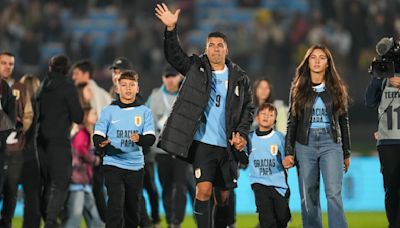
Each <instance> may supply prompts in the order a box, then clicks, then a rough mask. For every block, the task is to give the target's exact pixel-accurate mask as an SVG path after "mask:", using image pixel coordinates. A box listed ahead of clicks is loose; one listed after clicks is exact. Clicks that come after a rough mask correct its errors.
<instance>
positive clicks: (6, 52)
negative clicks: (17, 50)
mask: <svg viewBox="0 0 400 228" xmlns="http://www.w3.org/2000/svg"><path fill="white" fill-rule="evenodd" d="M2 55H7V56H10V57H14V58H15V55H14V54H13V53H11V52H9V51H0V56H2Z"/></svg>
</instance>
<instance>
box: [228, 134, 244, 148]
mask: <svg viewBox="0 0 400 228" xmlns="http://www.w3.org/2000/svg"><path fill="white" fill-rule="evenodd" d="M229 143H230V144H231V146H234V147H235V149H236V150H238V151H242V150H243V149H244V147H245V146H246V144H247V141H246V139H244V138H243V137H242V136H241V135H240V134H239V132H236V133H235V132H232V139H230V140H229Z"/></svg>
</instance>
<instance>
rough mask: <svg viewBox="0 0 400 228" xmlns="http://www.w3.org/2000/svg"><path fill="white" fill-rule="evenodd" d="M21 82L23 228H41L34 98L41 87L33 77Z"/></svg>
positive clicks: (25, 77) (30, 76)
mask: <svg viewBox="0 0 400 228" xmlns="http://www.w3.org/2000/svg"><path fill="white" fill-rule="evenodd" d="M20 82H21V83H22V84H24V85H25V90H26V91H25V96H26V98H25V100H26V104H25V108H24V116H23V119H22V122H23V131H24V132H25V137H26V138H25V140H26V143H25V148H24V153H23V155H24V156H23V157H24V160H23V166H22V175H21V178H22V187H23V190H24V213H23V214H24V219H23V225H22V227H24V228H28V227H40V219H41V214H40V181H41V180H40V168H39V158H38V155H37V151H36V147H35V139H36V138H35V133H36V128H37V125H36V121H35V117H36V116H37V115H38V113H35V105H36V103H35V99H34V96H35V94H36V92H37V90H38V89H39V87H40V80H39V79H38V78H37V77H36V76H34V75H32V74H26V75H24V76H23V77H22V78H21V80H20Z"/></svg>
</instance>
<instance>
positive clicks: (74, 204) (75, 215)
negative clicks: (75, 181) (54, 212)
mask: <svg viewBox="0 0 400 228" xmlns="http://www.w3.org/2000/svg"><path fill="white" fill-rule="evenodd" d="M66 205H67V218H66V221H65V223H64V224H63V227H65V228H76V227H80V224H81V221H82V215H83V216H84V217H85V221H86V225H87V227H89V228H104V227H105V224H104V223H103V222H102V220H101V219H100V216H99V212H98V211H97V208H96V204H95V202H94V197H93V194H92V193H91V192H85V191H83V190H82V191H70V192H69V196H68V200H67V204H66Z"/></svg>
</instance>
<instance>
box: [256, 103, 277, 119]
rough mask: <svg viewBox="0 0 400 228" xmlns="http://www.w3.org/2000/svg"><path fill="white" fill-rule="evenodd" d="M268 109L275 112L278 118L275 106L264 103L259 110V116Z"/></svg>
mask: <svg viewBox="0 0 400 228" xmlns="http://www.w3.org/2000/svg"><path fill="white" fill-rule="evenodd" d="M265 109H267V110H268V111H274V112H275V116H278V110H277V109H276V107H275V105H274V104H272V103H262V104H261V105H260V106H259V107H258V110H257V115H258V114H260V112H261V111H263V110H265Z"/></svg>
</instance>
